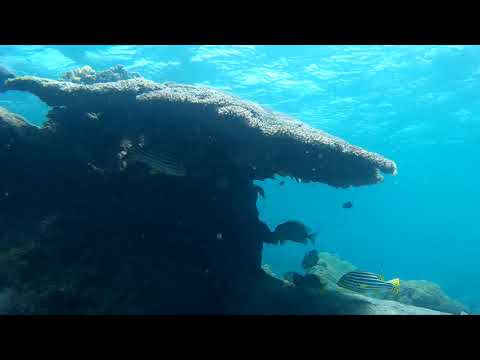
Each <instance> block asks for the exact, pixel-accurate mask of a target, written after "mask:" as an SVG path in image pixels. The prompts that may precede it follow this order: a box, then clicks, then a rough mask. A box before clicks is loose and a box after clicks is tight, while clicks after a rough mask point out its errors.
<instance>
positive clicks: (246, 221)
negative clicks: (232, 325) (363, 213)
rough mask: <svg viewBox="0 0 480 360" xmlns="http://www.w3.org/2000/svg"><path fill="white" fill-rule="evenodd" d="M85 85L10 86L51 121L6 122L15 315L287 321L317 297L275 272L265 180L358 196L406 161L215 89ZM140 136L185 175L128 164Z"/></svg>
mask: <svg viewBox="0 0 480 360" xmlns="http://www.w3.org/2000/svg"><path fill="white" fill-rule="evenodd" d="M87 73H89V74H90V73H91V71H87ZM79 74H82V72H81V71H80V72H76V73H75V72H73V73H71V74H70V75H66V79H69V80H72V79H73V80H75V81H76V82H77V83H72V82H67V81H56V80H49V79H42V78H36V77H18V78H14V79H10V80H8V81H7V82H6V84H5V88H6V89H7V90H19V91H28V92H30V93H32V94H34V95H36V96H38V97H39V98H40V99H41V100H42V101H44V102H45V103H47V104H48V105H50V106H51V107H52V109H51V111H50V112H49V114H48V119H47V121H46V123H45V125H44V126H43V127H41V128H36V127H33V126H30V125H28V124H27V123H26V121H25V120H23V119H22V118H21V117H18V116H17V115H14V114H10V113H8V112H7V111H5V110H2V111H1V112H0V142H1V144H9V145H8V146H3V147H1V148H0V161H1V162H2V165H3V166H2V177H1V179H0V191H1V193H3V194H8V196H3V197H2V198H0V215H1V216H0V219H1V221H2V228H1V229H2V230H1V232H0V245H1V246H0V248H4V249H15V251H14V252H15V253H18V254H21V255H20V260H17V261H15V264H16V266H15V267H14V269H13V268H12V267H9V269H10V270H9V271H8V272H1V271H0V281H3V283H4V287H5V288H8V289H9V294H10V296H9V299H10V300H9V303H10V304H13V306H11V308H10V309H9V312H13V313H169V314H171V313H252V312H258V311H264V312H271V311H273V312H274V313H275V312H277V313H286V312H288V311H290V310H292V309H293V308H299V307H298V301H302V296H303V295H302V294H303V292H300V293H299V292H298V291H297V290H295V289H293V290H292V289H287V290H285V289H284V288H283V285H284V284H283V282H282V281H281V280H278V279H275V278H273V277H271V276H268V275H265V273H264V272H263V271H262V269H261V253H262V243H263V242H265V241H269V236H270V230H269V229H268V227H267V226H266V225H265V224H263V223H262V222H261V221H260V220H259V219H258V211H257V208H256V198H257V195H258V194H257V190H256V188H255V186H254V184H253V180H261V179H266V178H271V177H274V176H275V175H276V174H280V175H286V176H291V177H295V178H297V179H298V180H301V181H303V182H323V183H326V184H329V185H332V186H338V187H348V186H360V185H368V184H375V183H378V182H380V181H381V180H382V176H381V174H380V172H385V173H389V174H395V173H396V165H395V163H394V162H393V161H391V160H388V159H385V158H383V157H382V156H380V155H378V154H374V153H371V152H368V151H366V150H363V149H361V148H359V147H356V146H353V145H350V144H348V143H347V142H345V141H343V140H341V139H338V138H335V137H333V136H330V135H328V134H326V133H323V132H321V131H319V130H316V129H313V128H311V127H309V126H307V125H305V124H303V123H301V122H299V121H297V120H295V119H291V118H289V117H287V116H285V115H282V114H278V113H275V112H272V111H270V110H267V109H264V108H262V107H260V106H258V105H256V104H253V103H250V102H246V101H242V100H241V99H238V98H236V97H234V96H232V95H229V94H225V93H223V92H220V91H217V90H214V89H210V88H205V87H196V86H190V85H180V84H157V83H154V82H152V81H148V80H145V79H142V78H137V77H134V78H131V79H127V80H119V81H114V82H105V83H99V82H98V81H99V80H98V78H97V80H95V81H96V82H95V83H93V84H85V83H86V82H92V81H94V80H92V76H87V77H82V76H80V75H79ZM139 136H144V137H146V138H147V139H148V141H149V142H151V143H161V144H165V145H168V146H170V147H172V146H173V147H175V150H176V154H177V156H178V157H179V158H181V159H182V162H183V163H184V164H185V167H186V170H187V172H186V176H184V177H173V176H164V175H150V174H149V173H148V172H147V171H146V169H145V167H142V166H130V165H129V166H127V167H124V166H122V161H120V160H121V158H119V155H120V154H122V144H123V142H124V141H125V140H135V139H136V138H138V137H139ZM9 251H10V250H9ZM8 254H10V253H8ZM7 258H8V256H7ZM0 263H1V261H0ZM0 268H1V264H0ZM272 284H273V285H272ZM292 291H293V292H292ZM277 295H278V296H280V297H279V298H277V300H276V301H277V304H279V305H278V306H277V308H276V309H273V308H271V309H270V310H269V309H267V304H268V303H270V304H271V301H269V300H268V299H269V297H276V296H277ZM249 299H255V301H253V300H252V301H251V302H249ZM259 299H263V300H261V301H265V306H264V307H262V304H261V301H260V300H259ZM295 301H297V306H293V308H292V306H291V305H292V304H294V303H295ZM308 301H310V300H308ZM312 301H314V302H315V301H316V300H312ZM282 304H283V305H282ZM289 304H290V305H289ZM322 306H323V305H318V304H317V305H315V306H314V308H315V309H316V310H315V311H317V312H319V313H321V312H322ZM327 308H328V307H325V308H324V309H327ZM311 309H312V308H310V310H311ZM325 311H327V310H325ZM328 311H330V310H328Z"/></svg>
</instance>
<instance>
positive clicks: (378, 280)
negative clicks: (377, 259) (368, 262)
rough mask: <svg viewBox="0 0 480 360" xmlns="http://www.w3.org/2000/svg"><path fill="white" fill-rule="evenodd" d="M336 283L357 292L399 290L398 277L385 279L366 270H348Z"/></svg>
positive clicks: (396, 291) (396, 292) (397, 291)
mask: <svg viewBox="0 0 480 360" xmlns="http://www.w3.org/2000/svg"><path fill="white" fill-rule="evenodd" d="M337 285H338V286H341V287H343V288H345V289H348V290H351V291H355V292H359V293H365V292H381V291H392V292H394V293H395V294H398V293H399V292H400V279H398V278H397V279H392V280H389V281H385V280H384V279H383V277H382V276H380V275H377V274H374V273H371V272H368V271H351V272H348V273H346V274H345V275H343V276H342V277H341V278H340V280H339V281H338V282H337Z"/></svg>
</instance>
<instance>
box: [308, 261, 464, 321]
mask: <svg viewBox="0 0 480 360" xmlns="http://www.w3.org/2000/svg"><path fill="white" fill-rule="evenodd" d="M313 255H314V254H312V252H309V253H307V254H306V255H305V257H304V260H303V264H308V265H312V264H313V261H312V259H314V258H315V257H314V256H313ZM317 256H318V261H317V262H316V263H315V265H313V266H310V267H307V268H306V272H307V273H308V274H315V275H316V276H318V277H319V278H322V279H324V280H326V281H327V282H328V284H329V287H330V288H331V289H332V290H335V291H338V292H341V293H344V294H354V293H353V292H351V291H349V290H346V289H343V288H341V287H339V286H337V285H336V284H337V282H338V280H340V278H341V277H342V276H343V275H344V274H346V273H348V272H350V271H354V270H357V268H356V267H355V266H354V265H353V264H351V263H349V262H348V261H345V260H342V259H340V258H339V257H338V256H335V255H332V254H329V253H326V252H320V253H318V255H317ZM358 295H360V294H358ZM362 296H363V295H362ZM368 298H369V299H373V298H372V297H368ZM376 298H377V299H376V300H382V299H383V300H392V301H395V302H399V303H402V304H406V305H413V306H416V307H421V308H427V309H431V310H436V311H439V312H443V313H450V314H460V313H461V312H462V311H466V312H468V309H467V307H466V306H464V305H463V304H461V303H460V302H458V301H456V300H453V299H451V298H450V297H448V296H447V295H446V294H445V293H444V291H443V290H442V289H441V288H440V286H439V285H437V284H435V283H433V282H430V281H425V280H403V279H401V284H400V294H399V295H398V296H397V295H395V294H393V293H387V294H383V295H381V296H380V295H379V296H377V297H376ZM376 300H372V301H376Z"/></svg>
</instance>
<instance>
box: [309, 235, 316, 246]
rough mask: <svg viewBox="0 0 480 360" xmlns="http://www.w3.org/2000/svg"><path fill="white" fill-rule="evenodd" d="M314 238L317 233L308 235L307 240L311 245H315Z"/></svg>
mask: <svg viewBox="0 0 480 360" xmlns="http://www.w3.org/2000/svg"><path fill="white" fill-rule="evenodd" d="M316 237H317V233H311V234H309V235H308V237H307V238H308V239H309V240H310V243H311V244H312V245H315V240H316Z"/></svg>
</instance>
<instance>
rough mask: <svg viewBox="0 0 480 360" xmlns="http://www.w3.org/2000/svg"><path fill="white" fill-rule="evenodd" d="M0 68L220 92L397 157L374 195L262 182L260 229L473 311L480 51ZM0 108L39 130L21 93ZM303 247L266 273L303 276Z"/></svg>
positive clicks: (273, 53)
mask: <svg viewBox="0 0 480 360" xmlns="http://www.w3.org/2000/svg"><path fill="white" fill-rule="evenodd" d="M0 63H1V64H3V65H5V66H7V67H8V68H9V69H11V70H13V71H14V72H15V73H16V74H17V75H27V74H28V75H36V76H42V77H49V78H58V77H59V76H61V75H62V74H63V73H64V72H65V71H67V70H71V69H73V68H76V67H79V66H84V65H90V66H92V67H93V68H95V69H96V70H103V69H106V68H108V67H111V66H113V65H116V64H123V65H125V66H126V67H127V69H128V70H131V71H136V72H138V73H140V74H141V75H142V76H144V77H145V78H148V79H151V80H154V81H158V82H162V81H174V82H180V83H189V84H201V85H208V86H213V87H216V88H219V89H222V90H226V91H228V92H231V93H234V94H236V95H238V96H240V97H242V98H245V99H249V100H252V101H255V102H257V103H260V104H262V105H266V106H268V107H270V108H273V109H274V110H277V111H281V112H285V113H288V114H290V115H293V116H295V117H297V118H299V119H300V120H302V121H304V122H306V123H308V124H310V125H312V126H314V127H317V128H320V129H322V130H325V131H327V132H329V133H332V134H334V135H336V136H339V137H342V138H344V139H345V140H347V141H349V142H351V143H353V144H355V145H359V146H361V147H364V148H366V149H367V150H370V151H374V152H378V153H380V154H382V155H384V156H386V157H388V158H391V159H393V160H394V161H396V162H397V164H398V168H399V173H398V176H396V177H392V176H386V177H385V182H384V183H382V184H379V185H374V186H365V187H359V188H350V189H335V188H331V187H328V186H327V185H324V184H298V183H295V182H294V181H290V180H288V179H286V183H285V186H283V187H281V186H279V184H278V182H279V180H271V181H265V182H260V183H259V184H260V185H261V186H263V187H264V189H265V192H266V199H264V200H259V202H258V208H259V210H260V215H261V218H262V219H263V220H264V221H265V222H267V224H268V225H269V226H270V227H272V228H273V227H274V226H275V225H277V224H278V223H280V222H282V221H285V220H289V219H299V220H301V221H303V222H305V223H306V224H307V225H308V226H309V227H311V228H312V229H313V230H314V231H316V232H318V238H317V244H316V246H317V248H318V249H319V250H321V251H328V252H331V253H334V254H338V255H339V256H340V257H341V258H344V259H346V260H348V261H350V262H352V263H353V264H355V265H356V266H358V267H360V268H364V269H368V270H371V271H382V272H383V273H384V274H385V276H386V277H393V276H395V277H397V276H398V277H400V278H403V279H425V280H430V281H434V282H436V283H438V284H439V285H440V286H441V287H442V288H443V289H444V290H445V291H446V292H447V294H449V295H450V296H452V297H454V298H457V299H459V300H461V301H463V302H464V303H465V304H467V305H469V306H470V307H477V308H479V307H480V286H478V284H479V283H480V281H479V278H480V270H479V266H478V261H479V255H480V230H479V227H478V204H480V188H479V185H478V176H479V175H480V169H478V158H479V155H480V149H479V148H478V145H479V144H480V97H479V96H478V94H479V93H480V47H478V46H0ZM0 106H3V107H6V108H7V109H9V110H10V111H13V112H16V113H19V114H22V115H23V116H25V117H27V118H28V119H29V120H30V121H32V122H35V123H36V124H40V123H42V121H43V120H44V119H45V114H46V112H47V111H48V107H47V106H46V105H44V104H42V103H41V102H40V101H39V100H38V99H36V98H35V97H34V96H31V95H29V94H25V93H17V92H8V93H3V94H0ZM348 200H350V201H352V202H353V204H354V206H353V208H352V209H348V210H346V209H343V208H342V206H341V205H342V203H343V202H345V201H348ZM307 250H309V249H308V248H305V246H301V245H296V244H288V245H286V246H284V247H279V246H265V250H264V262H265V263H268V264H269V265H271V267H272V268H273V270H274V271H275V272H278V273H282V272H285V271H288V270H295V269H297V270H299V266H300V262H301V259H302V257H303V255H304V253H305V252H306V251H307Z"/></svg>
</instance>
